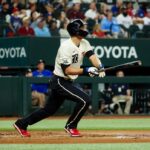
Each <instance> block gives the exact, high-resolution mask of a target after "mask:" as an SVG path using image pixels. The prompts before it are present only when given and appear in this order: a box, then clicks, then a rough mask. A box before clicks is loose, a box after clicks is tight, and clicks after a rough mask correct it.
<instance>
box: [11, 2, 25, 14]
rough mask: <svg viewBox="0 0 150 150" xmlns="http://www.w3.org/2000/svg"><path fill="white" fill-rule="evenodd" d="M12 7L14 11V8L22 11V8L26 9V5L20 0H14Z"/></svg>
mask: <svg viewBox="0 0 150 150" xmlns="http://www.w3.org/2000/svg"><path fill="white" fill-rule="evenodd" d="M10 8H11V11H12V12H13V10H14V9H16V8H17V9H18V10H19V11H20V10H21V9H24V8H25V6H24V5H23V3H21V2H20V0H12V3H11V5H10Z"/></svg>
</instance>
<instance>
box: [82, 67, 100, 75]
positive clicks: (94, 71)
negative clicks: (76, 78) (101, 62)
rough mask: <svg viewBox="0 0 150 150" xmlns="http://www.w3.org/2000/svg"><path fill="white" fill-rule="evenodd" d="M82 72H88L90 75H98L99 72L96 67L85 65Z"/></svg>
mask: <svg viewBox="0 0 150 150" xmlns="http://www.w3.org/2000/svg"><path fill="white" fill-rule="evenodd" d="M84 74H88V75H89V76H90V77H94V76H98V75H99V72H98V69H97V68H96V67H86V68H84Z"/></svg>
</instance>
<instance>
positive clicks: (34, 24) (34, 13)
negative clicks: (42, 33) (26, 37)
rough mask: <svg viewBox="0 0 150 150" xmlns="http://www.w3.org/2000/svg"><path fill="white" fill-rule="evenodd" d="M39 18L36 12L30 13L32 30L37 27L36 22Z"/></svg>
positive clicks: (39, 15)
mask: <svg viewBox="0 0 150 150" xmlns="http://www.w3.org/2000/svg"><path fill="white" fill-rule="evenodd" d="M40 17H41V14H40V13H38V12H37V11H35V12H32V13H31V25H30V26H31V27H32V28H33V29H34V28H35V27H37V20H38V19H39V18H40Z"/></svg>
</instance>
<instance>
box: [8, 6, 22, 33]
mask: <svg viewBox="0 0 150 150" xmlns="http://www.w3.org/2000/svg"><path fill="white" fill-rule="evenodd" d="M19 14H20V11H19V9H18V8H17V7H16V8H14V9H13V13H12V15H11V18H10V24H11V29H12V30H13V32H14V35H16V33H17V31H18V29H19V28H20V27H21V26H22V20H21V18H20V17H19Z"/></svg>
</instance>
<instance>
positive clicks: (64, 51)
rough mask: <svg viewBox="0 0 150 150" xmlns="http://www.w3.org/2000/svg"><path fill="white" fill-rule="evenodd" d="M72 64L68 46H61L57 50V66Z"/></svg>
mask: <svg viewBox="0 0 150 150" xmlns="http://www.w3.org/2000/svg"><path fill="white" fill-rule="evenodd" d="M71 63H72V54H71V49H70V47H69V46H68V45H66V46H65V45H63V46H61V47H60V49H59V64H63V65H70V64H71Z"/></svg>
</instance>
